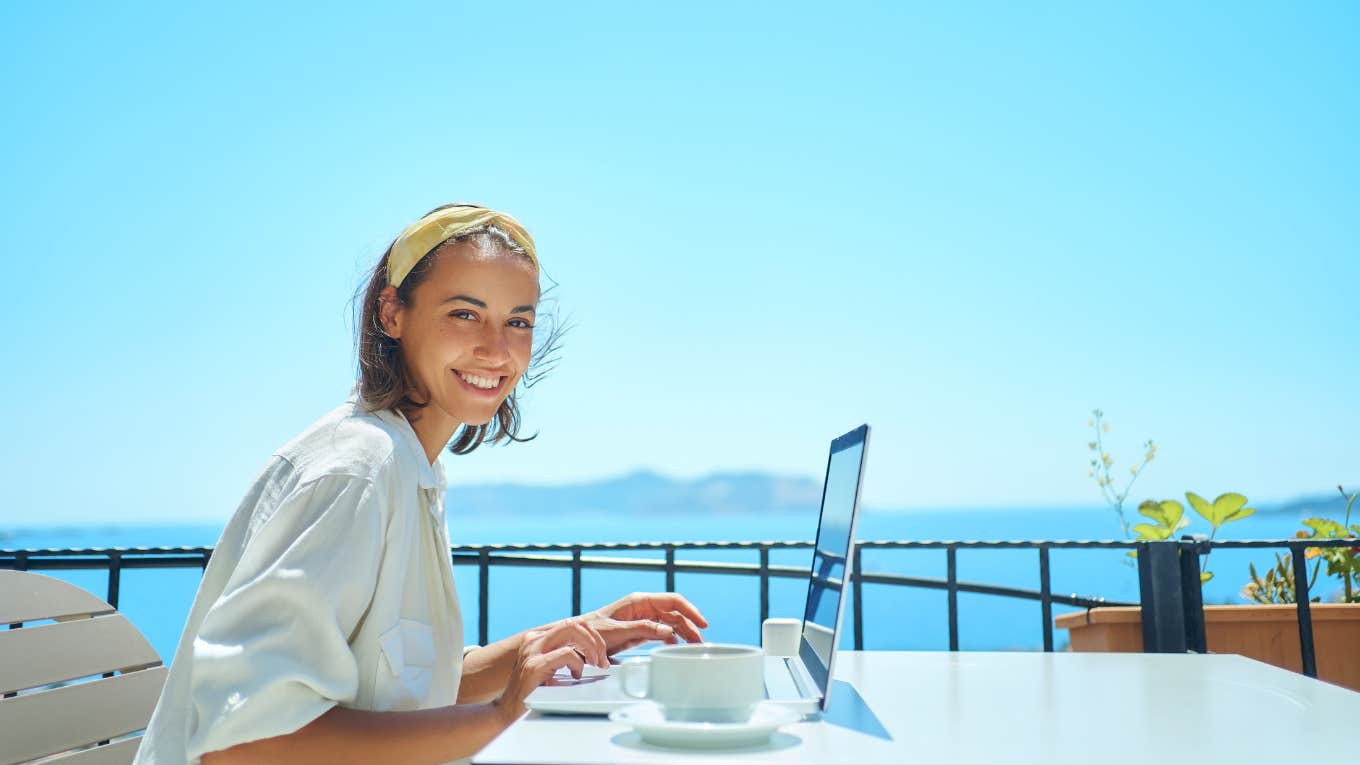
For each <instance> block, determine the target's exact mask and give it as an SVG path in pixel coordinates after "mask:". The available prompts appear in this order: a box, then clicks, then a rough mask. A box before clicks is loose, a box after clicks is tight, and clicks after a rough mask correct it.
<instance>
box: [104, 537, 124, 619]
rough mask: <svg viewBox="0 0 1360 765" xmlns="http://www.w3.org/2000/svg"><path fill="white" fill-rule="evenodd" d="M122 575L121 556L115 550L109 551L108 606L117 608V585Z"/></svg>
mask: <svg viewBox="0 0 1360 765" xmlns="http://www.w3.org/2000/svg"><path fill="white" fill-rule="evenodd" d="M122 574H123V554H122V553H121V552H119V551H117V550H110V551H109V597H108V598H107V600H108V601H109V605H111V606H113V607H114V608H118V585H119V583H120V580H121V579H122Z"/></svg>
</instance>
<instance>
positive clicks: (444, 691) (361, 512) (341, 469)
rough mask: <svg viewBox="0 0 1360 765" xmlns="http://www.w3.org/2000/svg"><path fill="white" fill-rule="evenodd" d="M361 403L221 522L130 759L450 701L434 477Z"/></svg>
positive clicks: (449, 591)
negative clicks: (330, 718) (350, 712)
mask: <svg viewBox="0 0 1360 765" xmlns="http://www.w3.org/2000/svg"><path fill="white" fill-rule="evenodd" d="M358 401H359V399H358V394H357V389H356V392H354V393H352V394H351V395H350V398H349V400H348V401H346V402H345V403H344V404H342V405H341V406H339V407H337V408H335V409H334V410H332V411H331V412H330V413H328V414H326V415H325V416H324V417H322V418H321V419H319V420H317V421H316V422H315V423H313V424H312V425H310V426H309V427H308V428H307V429H306V430H304V431H303V432H302V433H301V434H299V435H298V436H297V437H295V438H294V439H293V440H292V441H290V442H288V444H286V445H285V446H284V447H283V448H282V449H280V450H279V451H277V452H275V453H274V455H273V456H272V457H271V458H270V460H269V462H268V463H267V464H266V465H265V466H264V469H263V470H262V471H261V472H260V475H259V476H258V477H257V478H256V480H255V483H254V484H253V485H252V486H251V488H250V491H248V492H247V493H246V496H245V499H243V500H242V501H241V505H240V507H238V508H237V510H236V512H235V514H234V515H233V516H232V518H231V520H230V521H229V522H228V523H227V527H226V529H225V530H224V531H223V532H222V537H221V539H220V540H218V543H217V546H216V548H215V549H214V550H213V554H212V558H211V560H210V561H209V564H208V567H207V569H206V570H205V571H204V574H203V580H202V583H201V584H200V585H199V588H198V595H197V596H196V597H195V599H194V604H193V608H192V609H191V611H190V613H189V619H188V622H187V623H186V625H185V627H184V633H183V635H181V637H180V641H179V647H178V648H177V649H176V651H175V659H174V661H173V662H172V663H171V666H170V671H169V675H168V677H167V680H166V683H165V688H164V690H163V691H162V692H161V697H160V701H159V702H158V703H157V705H156V710H155V712H154V713H153V715H152V717H151V722H150V724H149V725H148V727H147V730H146V733H145V735H144V737H143V739H142V743H141V747H140V749H139V750H138V752H137V758H136V760H134V763H137V764H140V765H169V764H170V763H174V764H175V765H183V764H184V763H198V762H199V761H200V758H201V757H202V756H203V754H204V753H205V752H211V751H216V750H219V749H226V748H228V747H231V746H234V745H236V744H240V743H244V742H247V741H254V740H256V739H261V738H269V737H272V736H279V735H283V734H285V733H291V732H293V731H295V730H297V729H299V728H301V727H303V726H304V725H306V724H307V723H309V722H311V721H312V720H314V719H316V718H317V717H319V716H320V715H321V714H322V713H324V712H325V711H327V710H328V709H330V708H331V707H333V706H335V705H337V704H339V705H341V706H345V707H351V708H354V709H366V710H399V709H424V708H430V707H438V706H444V705H447V704H453V703H455V701H456V699H457V696H458V683H459V680H460V678H461V675H462V664H463V654H464V646H463V622H462V615H461V612H460V611H459V608H458V594H457V592H456V591H455V590H454V586H453V568H452V566H451V564H450V561H449V541H448V537H447V531H446V529H445V526H444V490H445V486H446V480H445V476H444V466H443V464H442V463H441V462H440V461H438V460H436V461H435V463H434V465H433V466H432V465H431V464H430V462H429V461H428V460H427V459H426V456H425V450H424V449H423V448H422V446H421V444H420V440H419V439H418V438H417V437H416V434H415V431H414V430H412V429H411V425H410V423H409V422H407V420H406V418H405V417H404V416H402V415H401V414H400V413H398V412H393V411H380V412H368V411H367V410H365V409H364V408H363V407H362V405H360V404H359V403H358ZM471 648H475V646H472V647H469V649H468V650H471Z"/></svg>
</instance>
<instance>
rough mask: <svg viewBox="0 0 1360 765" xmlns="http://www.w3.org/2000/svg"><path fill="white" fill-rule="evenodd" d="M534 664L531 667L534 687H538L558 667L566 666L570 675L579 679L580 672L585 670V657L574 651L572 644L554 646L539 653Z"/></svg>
mask: <svg viewBox="0 0 1360 765" xmlns="http://www.w3.org/2000/svg"><path fill="white" fill-rule="evenodd" d="M535 664H536V666H534V668H533V680H534V687H538V686H540V685H542V684H543V683H545V682H547V680H548V678H550V677H552V676H553V673H555V672H557V670H558V669H560V668H562V667H566V668H567V670H568V671H569V672H571V676H572V677H574V678H576V679H577V680H580V679H581V674H582V673H583V672H585V666H586V663H585V659H583V658H581V654H580V653H578V652H577V651H576V647H575V646H572V645H564V646H561V647H560V648H554V649H553V650H551V651H548V652H547V653H543V654H539V656H538V657H537V661H536V662H535Z"/></svg>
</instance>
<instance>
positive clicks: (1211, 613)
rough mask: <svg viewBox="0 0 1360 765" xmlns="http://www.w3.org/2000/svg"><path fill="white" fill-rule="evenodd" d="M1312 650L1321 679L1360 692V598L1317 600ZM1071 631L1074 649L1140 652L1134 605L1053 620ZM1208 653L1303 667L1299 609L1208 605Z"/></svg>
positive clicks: (1140, 636)
mask: <svg viewBox="0 0 1360 765" xmlns="http://www.w3.org/2000/svg"><path fill="white" fill-rule="evenodd" d="M1309 610H1310V611H1311V613H1312V617H1313V650H1314V655H1315V656H1316V658H1317V671H1318V679H1320V680H1326V681H1327V682H1329V683H1335V684H1337V685H1340V686H1343V687H1346V688H1350V689H1351V690H1354V691H1360V603H1313V604H1311V605H1310V609H1309ZM1053 623H1054V624H1055V625H1056V626H1057V627H1059V628H1060V629H1065V630H1067V631H1068V634H1069V635H1070V636H1071V640H1072V650H1073V651H1112V652H1117V653H1141V652H1142V650H1143V620H1142V617H1141V615H1140V612H1139V609H1138V608H1136V607H1103V608H1092V609H1089V610H1086V611H1078V612H1076V613H1071V614H1063V615H1062V616H1059V617H1058V618H1056V619H1054V620H1053ZM1204 642H1205V644H1206V645H1207V647H1208V649H1209V652H1210V653H1236V654H1241V655H1243V656H1247V657H1249V658H1252V659H1256V660H1258V661H1263V662H1265V663H1267V664H1274V665H1275V666H1277V667H1283V668H1285V669H1288V670H1291V671H1294V672H1302V671H1303V659H1302V657H1301V654H1300V649H1299V620H1298V612H1297V611H1296V610H1295V606H1293V605H1255V606H1205V607H1204Z"/></svg>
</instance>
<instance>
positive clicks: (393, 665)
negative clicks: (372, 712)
mask: <svg viewBox="0 0 1360 765" xmlns="http://www.w3.org/2000/svg"><path fill="white" fill-rule="evenodd" d="M376 672H377V675H376V677H375V678H374V681H373V700H374V707H375V708H376V709H377V710H380V711H395V710H400V709H420V708H421V705H422V704H423V703H424V702H425V699H426V698H427V697H428V696H429V692H430V680H431V678H432V677H433V673H434V629H433V628H432V627H431V626H430V625H428V624H426V623H424V622H420V621H416V620H415V619H401V620H399V621H398V622H397V624H396V625H395V626H393V627H392V628H391V629H389V630H388V631H387V632H384V633H383V635H382V637H381V638H379V639H378V666H377V669H376Z"/></svg>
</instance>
